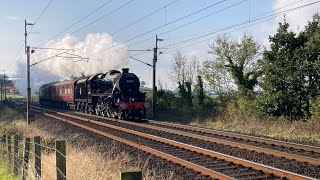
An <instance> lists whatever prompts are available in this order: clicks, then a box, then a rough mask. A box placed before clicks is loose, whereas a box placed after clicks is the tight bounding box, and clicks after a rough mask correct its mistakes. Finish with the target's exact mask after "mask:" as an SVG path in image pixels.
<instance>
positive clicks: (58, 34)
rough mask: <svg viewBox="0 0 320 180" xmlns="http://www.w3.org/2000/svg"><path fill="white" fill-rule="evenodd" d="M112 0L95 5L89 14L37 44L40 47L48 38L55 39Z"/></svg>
mask: <svg viewBox="0 0 320 180" xmlns="http://www.w3.org/2000/svg"><path fill="white" fill-rule="evenodd" d="M111 1H112V0H109V1H107V2H105V3H103V4H102V5H101V6H99V7H97V8H96V9H94V10H93V11H91V12H90V13H89V14H87V15H85V16H84V17H82V18H81V19H79V20H78V21H76V22H75V23H73V24H71V25H70V26H68V27H67V28H65V29H64V30H62V31H61V32H59V33H57V34H56V35H54V36H53V37H52V38H50V39H49V40H47V41H46V42H45V43H43V44H41V45H39V46H38V47H41V46H43V45H45V44H46V43H47V42H49V41H50V40H53V39H55V38H56V37H58V36H60V35H61V34H62V33H64V32H66V31H67V30H69V29H70V28H72V27H73V26H75V25H77V24H79V23H80V22H81V21H83V20H84V19H86V18H88V17H89V16H91V15H92V14H94V13H95V12H97V11H98V10H100V9H102V8H103V7H104V6H106V5H107V4H109V3H110V2H111Z"/></svg>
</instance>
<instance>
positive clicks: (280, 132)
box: [190, 115, 320, 145]
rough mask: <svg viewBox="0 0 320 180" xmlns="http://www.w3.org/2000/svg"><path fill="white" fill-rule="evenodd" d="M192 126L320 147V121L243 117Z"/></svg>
mask: <svg viewBox="0 0 320 180" xmlns="http://www.w3.org/2000/svg"><path fill="white" fill-rule="evenodd" d="M190 124H191V125H195V126H201V127H207V128H213V129H219V130H226V131H235V132H241V133H246V134H253V135H262V136H267V137H272V138H275V139H282V140H292V141H296V142H301V143H303V142H308V143H313V144H318V145H320V131H319V130H320V121H290V120H288V119H286V118H281V117H278V118H266V117H265V118H263V117H257V116H253V115H243V116H242V117H238V118H232V117H230V116H220V117H216V118H208V119H205V120H203V119H194V120H193V121H192V122H191V123H190Z"/></svg>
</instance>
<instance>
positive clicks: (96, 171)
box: [0, 105, 132, 180]
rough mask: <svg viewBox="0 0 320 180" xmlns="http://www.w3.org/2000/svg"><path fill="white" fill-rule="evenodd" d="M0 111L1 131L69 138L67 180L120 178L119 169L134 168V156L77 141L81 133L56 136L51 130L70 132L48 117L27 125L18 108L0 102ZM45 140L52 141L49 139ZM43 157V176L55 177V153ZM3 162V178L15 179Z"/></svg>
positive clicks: (44, 177) (1, 177)
mask: <svg viewBox="0 0 320 180" xmlns="http://www.w3.org/2000/svg"><path fill="white" fill-rule="evenodd" d="M0 112H1V113H0V134H10V135H13V134H19V135H21V136H25V137H33V136H41V137H43V138H44V139H49V140H50V139H52V140H54V139H59V138H60V139H66V141H67V175H68V179H74V180H78V179H117V178H118V175H119V174H118V170H120V169H127V168H131V167H132V166H131V159H130V157H129V155H128V154H126V153H122V154H117V155H115V154H114V153H115V152H114V149H110V150H109V151H107V152H103V153H102V152H101V151H100V150H99V149H100V146H103V145H94V146H90V147H87V145H86V144H83V141H82V140H81V141H79V140H77V138H78V136H80V134H70V135H68V137H66V136H64V137H59V136H57V135H56V134H55V132H52V131H56V132H57V134H61V132H60V131H65V132H67V130H61V129H59V128H57V127H55V125H54V123H52V124H51V123H50V121H48V120H45V119H43V118H42V119H41V120H39V119H37V121H36V122H33V123H32V124H31V125H29V126H28V125H27V123H26V122H25V120H24V118H23V117H22V116H21V115H19V114H17V112H16V111H14V110H12V109H9V108H7V107H4V106H1V105H0ZM48 130H49V131H48ZM50 131H51V132H50ZM71 142H72V143H71ZM44 143H49V144H50V142H44ZM41 158H42V161H43V165H42V172H43V179H54V177H55V175H56V169H55V167H54V166H55V162H56V161H55V153H45V154H43V155H42V157H41ZM31 161H32V160H31ZM31 163H32V162H31ZM2 165H3V164H2V162H1V161H0V179H1V180H2V179H4V180H6V177H8V178H7V179H10V180H12V179H13V180H14V177H13V176H12V175H11V173H7V172H8V170H7V169H3V168H5V166H4V167H2ZM9 172H10V171H9ZM2 173H3V176H2Z"/></svg>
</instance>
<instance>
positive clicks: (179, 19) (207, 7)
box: [88, 0, 227, 57]
mask: <svg viewBox="0 0 320 180" xmlns="http://www.w3.org/2000/svg"><path fill="white" fill-rule="evenodd" d="M225 1H227V0H222V1H219V2H217V3H214V4H211V5H209V6H206V7H205V8H202V9H200V10H197V11H195V12H193V13H190V14H188V15H186V16H183V17H181V18H178V19H176V20H173V21H171V22H169V23H167V24H164V25H161V26H159V27H156V28H154V29H151V30H149V31H147V32H144V33H142V34H140V35H138V36H135V37H133V38H130V39H128V40H126V41H124V42H122V43H119V44H117V45H115V46H112V47H110V48H107V49H103V50H101V51H99V52H96V53H93V54H91V55H89V56H88V57H91V56H94V55H96V54H99V53H102V52H104V51H106V50H109V49H111V48H113V47H116V46H119V45H120V44H123V43H126V42H129V41H132V40H134V39H137V38H139V37H141V36H143V35H146V34H149V33H151V32H153V31H156V30H158V29H160V28H163V27H165V26H168V25H170V24H173V23H176V22H178V21H181V20H183V19H185V18H188V17H190V16H192V15H195V14H197V13H200V12H202V11H204V10H207V9H209V8H212V7H214V6H216V5H219V4H221V3H222V2H225Z"/></svg>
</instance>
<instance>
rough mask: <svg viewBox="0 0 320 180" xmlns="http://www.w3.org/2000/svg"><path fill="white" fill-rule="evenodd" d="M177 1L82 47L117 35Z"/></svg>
mask: <svg viewBox="0 0 320 180" xmlns="http://www.w3.org/2000/svg"><path fill="white" fill-rule="evenodd" d="M177 1H178V0H175V1H172V2H170V3H169V4H167V5H165V6H163V7H161V8H159V9H157V10H155V11H153V12H151V13H150V14H147V15H145V16H143V17H142V18H140V19H138V20H136V21H134V22H132V23H130V24H129V25H126V26H124V27H122V28H120V29H118V30H116V31H114V32H113V33H111V34H109V35H108V36H105V37H103V38H101V39H98V40H97V41H95V42H93V43H90V44H88V45H86V46H84V47H82V48H85V47H88V46H91V45H92V44H96V43H97V42H99V41H101V40H103V39H105V38H107V37H109V36H113V35H115V34H116V33H119V32H121V31H122V30H124V29H127V28H128V27H130V26H132V25H134V24H136V23H138V22H140V21H142V20H144V19H146V18H148V17H150V16H152V15H154V14H156V13H157V12H159V11H161V10H162V9H165V8H167V7H168V6H170V5H172V4H174V3H175V2H177ZM152 38H153V37H152Z"/></svg>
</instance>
